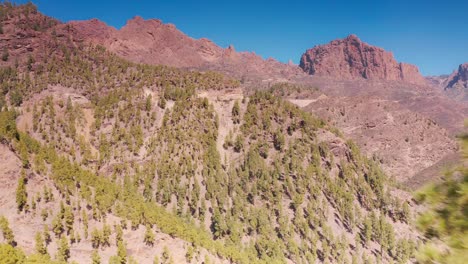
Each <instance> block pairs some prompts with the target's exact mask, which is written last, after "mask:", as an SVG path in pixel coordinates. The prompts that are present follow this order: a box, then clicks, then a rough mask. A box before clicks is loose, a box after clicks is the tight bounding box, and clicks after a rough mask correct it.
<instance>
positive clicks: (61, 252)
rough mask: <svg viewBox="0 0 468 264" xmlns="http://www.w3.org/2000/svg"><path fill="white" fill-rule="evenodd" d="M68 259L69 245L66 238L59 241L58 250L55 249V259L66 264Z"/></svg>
mask: <svg viewBox="0 0 468 264" xmlns="http://www.w3.org/2000/svg"><path fill="white" fill-rule="evenodd" d="M69 258H70V245H69V244H68V240H67V237H66V236H63V237H62V238H61V239H60V243H59V248H58V249H57V259H58V260H59V261H64V262H66V261H67V260H68V259H69Z"/></svg>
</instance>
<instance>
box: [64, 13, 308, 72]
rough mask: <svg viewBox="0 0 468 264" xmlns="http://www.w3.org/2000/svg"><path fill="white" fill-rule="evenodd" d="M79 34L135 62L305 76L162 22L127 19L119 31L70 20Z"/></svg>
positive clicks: (295, 69)
mask: <svg viewBox="0 0 468 264" xmlns="http://www.w3.org/2000/svg"><path fill="white" fill-rule="evenodd" d="M69 25H71V26H73V28H74V29H76V30H77V31H78V32H79V33H80V34H81V35H83V36H84V37H85V38H86V39H87V40H90V41H91V42H93V43H97V44H100V45H103V46H104V47H106V48H107V49H108V50H109V51H112V52H114V53H116V54H117V55H119V56H120V57H122V58H125V59H127V60H130V61H132V62H136V63H146V64H152V65H159V64H161V65H168V66H174V67H181V68H194V69H198V70H217V71H221V72H224V73H227V74H229V75H231V76H235V77H238V78H248V79H261V80H266V79H271V78H273V79H280V80H283V81H284V80H288V79H290V78H293V77H297V76H304V75H305V74H304V73H303V72H302V71H301V70H300V69H299V68H298V67H297V66H295V65H289V64H285V63H281V62H278V61H276V60H274V59H267V60H264V59H263V58H261V57H260V56H258V55H256V54H255V53H253V52H236V51H235V49H234V47H233V46H232V45H230V46H229V47H227V48H222V47H219V46H217V45H216V44H215V43H214V42H212V41H211V40H209V39H206V38H201V39H194V38H191V37H189V36H187V35H185V34H184V33H183V32H181V31H180V30H178V29H177V28H176V27H175V26H174V25H172V24H164V23H162V22H161V20H157V19H149V20H144V19H143V18H141V17H138V16H136V17H134V18H133V19H130V20H129V21H128V22H127V24H126V25H125V26H123V27H122V28H121V29H120V30H117V29H115V28H113V27H110V26H107V25H106V24H105V23H103V22H101V21H99V20H97V19H92V20H87V21H73V22H70V23H69Z"/></svg>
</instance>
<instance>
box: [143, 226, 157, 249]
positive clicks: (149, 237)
mask: <svg viewBox="0 0 468 264" xmlns="http://www.w3.org/2000/svg"><path fill="white" fill-rule="evenodd" d="M154 239H155V238H154V232H153V229H152V228H151V226H150V225H146V232H145V238H144V242H145V244H146V245H148V246H152V245H153V244H154Z"/></svg>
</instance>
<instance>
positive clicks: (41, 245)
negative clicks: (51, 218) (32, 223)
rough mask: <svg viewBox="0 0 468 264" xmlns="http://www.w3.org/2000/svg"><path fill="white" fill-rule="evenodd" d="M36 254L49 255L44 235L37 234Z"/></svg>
mask: <svg viewBox="0 0 468 264" xmlns="http://www.w3.org/2000/svg"><path fill="white" fill-rule="evenodd" d="M35 240H36V252H37V253H39V254H41V255H47V247H46V245H45V242H44V238H43V237H42V234H41V233H40V232H37V233H36V237H35Z"/></svg>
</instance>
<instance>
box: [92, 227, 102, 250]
mask: <svg viewBox="0 0 468 264" xmlns="http://www.w3.org/2000/svg"><path fill="white" fill-rule="evenodd" d="M91 244H92V246H93V248H99V246H100V245H101V232H99V230H97V229H96V228H94V229H93V231H92V232H91Z"/></svg>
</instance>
